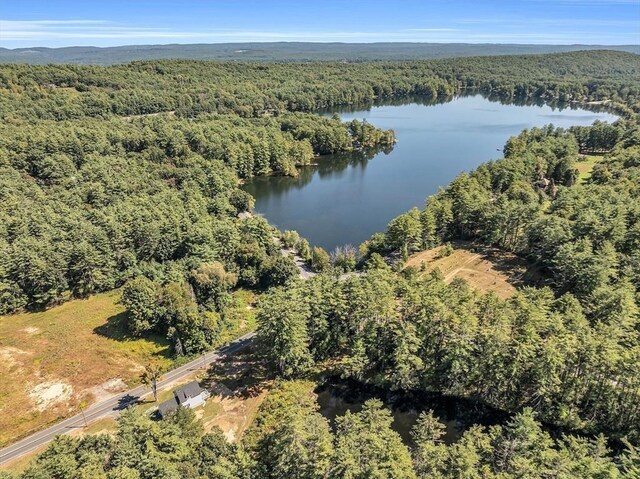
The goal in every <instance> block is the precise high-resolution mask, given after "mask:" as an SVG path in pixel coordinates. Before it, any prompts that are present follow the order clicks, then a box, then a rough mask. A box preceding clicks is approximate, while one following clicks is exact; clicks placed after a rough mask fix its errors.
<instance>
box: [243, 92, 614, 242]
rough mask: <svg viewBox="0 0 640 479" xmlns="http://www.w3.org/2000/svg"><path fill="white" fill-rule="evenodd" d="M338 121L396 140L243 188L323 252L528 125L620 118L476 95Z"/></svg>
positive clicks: (416, 201)
mask: <svg viewBox="0 0 640 479" xmlns="http://www.w3.org/2000/svg"><path fill="white" fill-rule="evenodd" d="M333 112H337V113H339V114H340V117H341V119H342V120H343V121H351V120H352V119H354V118H357V119H366V120H367V121H368V122H369V123H371V124H372V125H375V126H377V127H379V128H383V129H388V128H391V129H393V130H394V131H395V133H396V138H397V140H398V143H397V144H396V145H395V147H394V148H393V149H391V150H390V151H383V152H378V153H376V154H364V153H352V154H343V155H330V156H326V157H322V158H320V159H318V160H317V165H316V166H309V167H305V168H302V169H301V171H300V175H299V176H298V177H297V178H290V177H261V178H255V179H253V180H251V181H250V182H248V183H247V184H246V185H245V187H244V188H245V190H246V191H248V192H249V193H251V194H252V195H253V196H254V197H255V199H256V206H255V211H256V212H257V213H260V214H262V215H264V216H265V217H266V218H267V219H268V220H269V222H270V223H271V224H273V225H275V226H277V227H278V228H279V229H281V230H297V231H298V232H299V233H300V234H301V235H302V236H304V237H305V238H307V239H308V240H309V242H310V243H311V244H312V245H318V246H322V247H323V248H325V249H326V250H327V251H331V250H333V249H334V248H335V247H336V246H340V245H344V244H353V245H355V246H357V245H358V244H360V243H361V242H362V241H364V240H366V239H368V238H369V237H370V236H371V235H372V234H373V233H375V232H377V231H384V230H385V228H386V225H387V223H388V222H389V221H390V220H391V219H392V218H394V217H396V216H398V215H399V214H401V213H403V212H405V211H407V210H409V209H411V208H412V207H414V206H418V207H422V206H423V205H424V201H425V199H426V198H427V197H428V196H430V195H432V194H434V193H435V192H436V191H437V190H438V188H440V187H444V186H446V185H447V184H448V183H449V182H450V181H451V180H452V179H453V178H455V177H456V176H457V175H458V174H459V173H461V172H462V171H470V170H472V169H474V168H475V167H477V166H478V165H480V164H481V163H484V162H486V161H488V160H491V159H498V158H501V157H502V148H503V146H504V143H505V142H506V140H507V139H508V138H509V137H510V136H513V135H517V134H519V133H520V132H521V131H522V130H523V129H525V128H531V127H534V126H543V125H547V124H549V123H553V125H554V126H560V127H564V128H568V127H570V126H574V125H590V124H591V123H593V122H594V121H595V120H601V121H608V122H613V121H615V120H616V119H617V116H615V115H613V114H611V113H607V112H602V111H599V112H598V111H588V110H585V109H574V108H558V107H552V106H548V105H528V106H525V105H515V104H502V103H499V102H494V101H489V100H488V99H486V98H485V97H483V96H481V95H474V96H465V97H458V98H455V99H454V100H452V101H449V102H447V103H439V104H428V103H408V104H400V105H398V104H395V105H394V104H386V105H384V104H383V105H379V106H373V107H370V108H368V109H367V108H364V107H352V108H341V109H336V110H333V111H330V112H323V113H324V114H331V113H333Z"/></svg>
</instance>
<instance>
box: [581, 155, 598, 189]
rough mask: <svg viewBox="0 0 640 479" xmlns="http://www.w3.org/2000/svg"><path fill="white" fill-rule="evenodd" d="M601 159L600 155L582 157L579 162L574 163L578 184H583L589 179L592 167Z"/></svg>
mask: <svg viewBox="0 0 640 479" xmlns="http://www.w3.org/2000/svg"><path fill="white" fill-rule="evenodd" d="M601 159H602V155H582V157H581V159H580V161H577V162H576V163H575V165H574V166H575V167H576V169H577V170H578V173H580V175H579V176H578V182H580V183H584V182H586V181H587V180H588V179H589V178H591V171H592V170H593V167H594V165H595V164H596V163H597V162H598V161H600V160H601Z"/></svg>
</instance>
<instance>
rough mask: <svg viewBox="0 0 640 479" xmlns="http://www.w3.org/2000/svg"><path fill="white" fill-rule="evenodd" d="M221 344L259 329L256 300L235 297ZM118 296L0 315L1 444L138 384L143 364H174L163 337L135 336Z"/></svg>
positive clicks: (249, 296)
mask: <svg viewBox="0 0 640 479" xmlns="http://www.w3.org/2000/svg"><path fill="white" fill-rule="evenodd" d="M234 297H235V302H234V305H233V307H232V309H231V311H230V312H229V314H228V316H227V321H226V322H225V324H223V325H222V331H221V334H220V337H219V338H218V341H217V342H216V346H218V345H220V344H223V343H226V342H228V341H230V340H232V339H234V338H236V337H239V336H241V335H242V334H245V333H246V332H248V331H250V330H252V329H254V328H255V318H254V313H253V309H252V308H253V306H252V304H253V302H254V297H253V294H252V293H250V292H247V291H237V292H236V293H235V294H234ZM118 298H119V291H112V292H109V293H104V294H98V295H95V296H92V297H90V298H88V299H83V300H73V301H69V302H67V303H65V304H62V305H60V306H56V307H54V308H51V309H49V310H47V311H43V312H37V313H21V314H15V315H11V316H2V317H0V378H2V381H0V446H3V445H7V444H9V443H11V442H12V441H15V440H17V439H18V438H20V437H24V436H26V435H28V434H30V433H33V432H35V431H37V430H39V429H42V428H43V427H44V426H46V425H48V424H51V423H54V422H56V421H57V420H60V419H62V418H64V417H67V416H70V415H73V414H76V413H77V412H78V411H79V409H78V405H79V404H80V403H85V404H86V405H87V406H88V405H90V404H92V403H94V402H97V401H100V400H103V399H106V398H107V397H109V396H110V395H112V394H115V393H117V392H120V391H123V390H126V389H128V388H130V387H132V386H134V385H136V384H138V383H139V377H140V373H141V372H142V371H143V370H144V366H145V364H147V363H149V362H151V361H153V362H157V363H159V364H160V365H161V366H162V367H163V368H170V367H171V366H172V364H173V360H172V359H171V348H170V345H169V343H168V342H167V340H166V339H165V338H163V337H147V338H131V337H130V336H129V335H128V333H127V330H126V325H125V319H126V316H125V313H124V308H123V307H122V305H120V304H118Z"/></svg>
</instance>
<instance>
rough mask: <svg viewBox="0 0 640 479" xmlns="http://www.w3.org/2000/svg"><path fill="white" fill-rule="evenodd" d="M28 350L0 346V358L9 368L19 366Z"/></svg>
mask: <svg viewBox="0 0 640 479" xmlns="http://www.w3.org/2000/svg"><path fill="white" fill-rule="evenodd" d="M30 354H31V353H30V352H28V351H24V350H22V349H18V348H14V347H13V346H3V347H1V348H0V360H2V362H3V363H4V365H5V367H6V368H7V369H9V370H11V369H13V368H15V367H19V366H20V365H21V364H22V363H23V361H24V357H25V356H28V355H30Z"/></svg>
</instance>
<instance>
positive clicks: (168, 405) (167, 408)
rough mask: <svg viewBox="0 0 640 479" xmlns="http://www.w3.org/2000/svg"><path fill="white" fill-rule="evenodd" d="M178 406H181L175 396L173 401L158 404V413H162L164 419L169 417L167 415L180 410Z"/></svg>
mask: <svg viewBox="0 0 640 479" xmlns="http://www.w3.org/2000/svg"><path fill="white" fill-rule="evenodd" d="M178 406H179V404H178V400H177V399H176V397H175V396H174V397H172V398H171V399H168V400H167V401H165V402H162V403H160V404H158V412H159V413H160V416H162V417H164V416H166V415H167V413H170V412H172V411H175V410H176V409H178Z"/></svg>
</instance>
